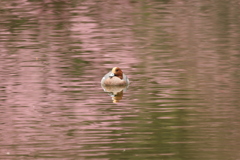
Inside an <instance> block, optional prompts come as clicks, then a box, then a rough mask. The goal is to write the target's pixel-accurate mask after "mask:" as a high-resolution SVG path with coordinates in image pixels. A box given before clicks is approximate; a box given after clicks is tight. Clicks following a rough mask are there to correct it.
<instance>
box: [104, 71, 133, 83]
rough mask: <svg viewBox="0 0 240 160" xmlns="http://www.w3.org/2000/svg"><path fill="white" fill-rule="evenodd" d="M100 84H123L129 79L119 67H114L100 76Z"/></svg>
mask: <svg viewBox="0 0 240 160" xmlns="http://www.w3.org/2000/svg"><path fill="white" fill-rule="evenodd" d="M101 84H103V85H119V86H124V85H128V84H129V80H128V78H127V77H126V75H124V74H123V72H122V70H121V69H120V68H119V67H114V68H113V69H112V70H111V72H109V73H107V74H106V75H105V76H104V77H103V78H102V80H101Z"/></svg>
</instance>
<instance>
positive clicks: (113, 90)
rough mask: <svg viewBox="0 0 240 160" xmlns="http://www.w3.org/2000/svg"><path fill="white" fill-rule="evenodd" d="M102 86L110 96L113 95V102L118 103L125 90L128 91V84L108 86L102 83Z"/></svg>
mask: <svg viewBox="0 0 240 160" xmlns="http://www.w3.org/2000/svg"><path fill="white" fill-rule="evenodd" d="M102 88H103V90H104V91H105V92H107V93H108V95H109V96H111V97H112V101H113V103H118V102H119V101H120V100H121V99H122V97H123V92H126V91H127V88H128V86H106V85H102Z"/></svg>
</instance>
